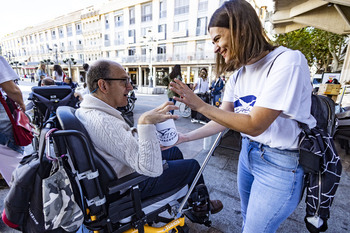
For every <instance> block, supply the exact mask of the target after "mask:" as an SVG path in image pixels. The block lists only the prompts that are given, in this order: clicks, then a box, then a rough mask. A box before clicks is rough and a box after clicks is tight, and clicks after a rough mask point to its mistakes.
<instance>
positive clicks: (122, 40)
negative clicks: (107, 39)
mask: <svg viewBox="0 0 350 233" xmlns="http://www.w3.org/2000/svg"><path fill="white" fill-rule="evenodd" d="M123 44H124V39H118V40H114V45H123Z"/></svg>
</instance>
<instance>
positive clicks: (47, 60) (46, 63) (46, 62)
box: [43, 58, 53, 76]
mask: <svg viewBox="0 0 350 233" xmlns="http://www.w3.org/2000/svg"><path fill="white" fill-rule="evenodd" d="M43 62H44V63H45V66H46V70H47V74H48V75H49V76H51V74H50V69H49V65H53V62H52V61H51V59H50V58H49V59H44V60H43Z"/></svg>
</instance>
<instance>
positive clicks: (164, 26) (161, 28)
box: [158, 24, 166, 32]
mask: <svg viewBox="0 0 350 233" xmlns="http://www.w3.org/2000/svg"><path fill="white" fill-rule="evenodd" d="M158 32H166V24H161V25H158Z"/></svg>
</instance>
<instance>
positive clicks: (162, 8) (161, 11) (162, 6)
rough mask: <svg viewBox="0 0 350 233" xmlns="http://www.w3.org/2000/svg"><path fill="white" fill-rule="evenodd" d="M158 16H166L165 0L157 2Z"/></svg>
mask: <svg viewBox="0 0 350 233" xmlns="http://www.w3.org/2000/svg"><path fill="white" fill-rule="evenodd" d="M159 18H166V0H163V1H162V0H161V1H160V2H159Z"/></svg>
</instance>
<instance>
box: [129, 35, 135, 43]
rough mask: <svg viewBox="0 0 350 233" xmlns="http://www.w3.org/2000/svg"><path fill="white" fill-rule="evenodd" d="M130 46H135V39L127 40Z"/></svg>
mask: <svg viewBox="0 0 350 233" xmlns="http://www.w3.org/2000/svg"><path fill="white" fill-rule="evenodd" d="M127 41H128V43H129V44H134V43H135V37H128V39H127Z"/></svg>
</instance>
